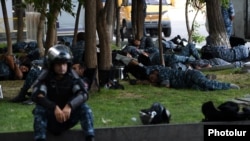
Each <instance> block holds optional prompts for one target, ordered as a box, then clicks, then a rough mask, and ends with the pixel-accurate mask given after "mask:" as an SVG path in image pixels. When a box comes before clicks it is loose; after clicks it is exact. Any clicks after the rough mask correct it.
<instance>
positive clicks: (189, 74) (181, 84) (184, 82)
mask: <svg viewBox="0 0 250 141" xmlns="http://www.w3.org/2000/svg"><path fill="white" fill-rule="evenodd" d="M153 70H158V71H159V76H158V77H159V84H160V85H166V84H169V85H170V88H178V89H180V88H193V89H198V90H226V89H230V83H224V82H218V81H215V80H209V79H208V78H207V77H206V76H205V75H204V74H202V72H200V71H198V70H190V69H188V70H187V71H180V70H176V69H171V68H168V67H163V66H150V67H147V73H148V74H150V72H152V71H153Z"/></svg>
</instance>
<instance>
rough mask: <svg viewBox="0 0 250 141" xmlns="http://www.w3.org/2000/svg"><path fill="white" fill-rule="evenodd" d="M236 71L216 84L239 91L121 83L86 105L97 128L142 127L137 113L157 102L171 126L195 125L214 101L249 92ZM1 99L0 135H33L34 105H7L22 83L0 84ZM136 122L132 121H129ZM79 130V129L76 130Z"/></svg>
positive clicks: (244, 76)
mask: <svg viewBox="0 0 250 141" xmlns="http://www.w3.org/2000/svg"><path fill="white" fill-rule="evenodd" d="M235 71H237V69H230V70H224V71H216V72H211V71H210V72H204V73H205V74H207V73H214V74H217V80H219V81H224V82H232V83H235V84H238V85H239V86H240V87H241V89H240V90H219V91H198V90H189V89H171V88H170V89H169V88H159V87H154V86H150V85H130V84H128V82H127V81H124V80H122V81H120V83H121V84H123V85H124V87H125V90H109V89H105V88H101V91H100V92H95V93H90V99H89V101H88V102H87V103H88V104H89V105H90V107H91V108H92V110H93V114H94V123H95V127H96V128H102V127H119V126H135V125H142V124H141V121H140V118H139V110H140V109H145V108H149V107H150V106H151V104H153V103H154V102H160V103H161V104H163V105H164V106H165V107H166V108H167V109H168V110H169V111H170V113H171V115H172V118H171V120H170V124H181V123H197V122H200V121H201V120H202V119H203V114H202V112H201V106H202V104H203V103H204V102H207V101H210V100H211V101H213V102H214V104H215V106H218V105H219V104H221V103H223V102H225V101H228V100H230V99H233V98H235V97H241V96H244V95H246V94H248V93H249V91H250V87H249V86H250V80H249V79H250V74H249V73H246V74H235ZM0 84H1V85H2V89H3V94H4V99H0V111H1V112H0V125H1V126H0V132H16V131H32V130H33V116H32V109H33V108H34V105H23V104H20V103H19V104H16V103H10V102H9V100H10V99H11V98H12V97H14V96H15V95H16V94H17V93H18V91H19V89H20V88H21V86H22V84H23V81H0ZM134 117H135V118H136V119H137V120H136V121H134V120H132V119H131V118H134ZM75 128H76V129H80V125H77V126H76V127H75Z"/></svg>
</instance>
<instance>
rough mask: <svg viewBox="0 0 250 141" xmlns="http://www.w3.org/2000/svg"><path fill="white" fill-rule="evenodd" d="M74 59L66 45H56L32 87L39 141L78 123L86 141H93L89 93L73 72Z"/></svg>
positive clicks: (36, 136) (36, 135) (37, 140)
mask: <svg viewBox="0 0 250 141" xmlns="http://www.w3.org/2000/svg"><path fill="white" fill-rule="evenodd" d="M72 59H73V56H72V53H71V51H70V49H69V48H68V47H67V46H65V45H55V46H53V47H51V48H50V49H49V50H48V53H47V56H46V61H45V63H46V67H45V68H44V69H43V71H42V72H41V74H40V75H39V77H38V78H37V80H36V81H35V83H34V85H33V93H32V100H33V101H34V102H35V103H36V106H35V108H34V110H33V115H34V138H35V140H36V141H45V140H46V131H47V130H48V131H50V132H52V133H54V134H60V133H61V132H63V131H66V130H68V129H70V128H71V127H73V126H75V125H76V124H77V123H78V122H79V121H80V124H81V127H82V129H83V130H84V135H85V136H86V139H85V140H86V141H94V127H93V115H92V111H91V109H90V107H89V106H88V105H87V104H86V101H87V100H88V92H87V90H86V89H85V88H84V85H83V82H82V79H81V78H80V77H79V76H78V74H77V73H76V72H75V71H74V70H73V69H72V68H71V66H72Z"/></svg>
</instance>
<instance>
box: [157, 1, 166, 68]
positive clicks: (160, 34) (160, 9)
mask: <svg viewBox="0 0 250 141" xmlns="http://www.w3.org/2000/svg"><path fill="white" fill-rule="evenodd" d="M161 13H162V0H160V1H159V21H158V30H159V31H158V38H159V40H158V46H159V50H160V62H161V65H163V66H165V60H164V57H163V47H162V25H161Z"/></svg>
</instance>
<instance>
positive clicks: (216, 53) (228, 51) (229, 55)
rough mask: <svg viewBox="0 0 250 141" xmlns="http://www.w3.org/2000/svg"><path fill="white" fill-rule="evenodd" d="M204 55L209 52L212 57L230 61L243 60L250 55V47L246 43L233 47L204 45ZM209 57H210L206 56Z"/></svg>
mask: <svg viewBox="0 0 250 141" xmlns="http://www.w3.org/2000/svg"><path fill="white" fill-rule="evenodd" d="M202 50H203V51H202V56H203V55H204V56H206V55H208V54H209V56H210V57H211V58H221V59H223V60H225V61H228V62H234V61H242V60H244V59H247V58H248V57H249V49H248V47H246V46H244V45H239V46H236V47H233V48H227V47H223V46H221V47H210V46H204V47H202ZM204 59H208V58H204Z"/></svg>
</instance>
